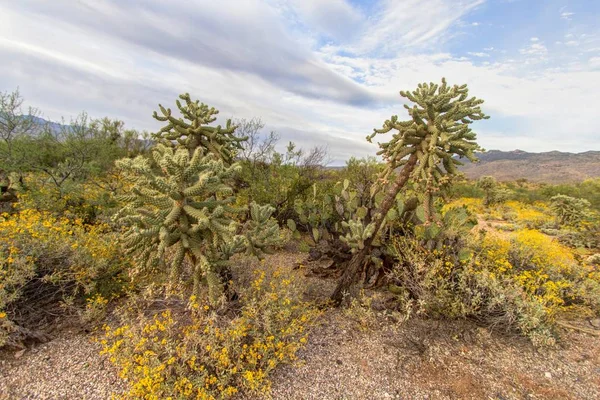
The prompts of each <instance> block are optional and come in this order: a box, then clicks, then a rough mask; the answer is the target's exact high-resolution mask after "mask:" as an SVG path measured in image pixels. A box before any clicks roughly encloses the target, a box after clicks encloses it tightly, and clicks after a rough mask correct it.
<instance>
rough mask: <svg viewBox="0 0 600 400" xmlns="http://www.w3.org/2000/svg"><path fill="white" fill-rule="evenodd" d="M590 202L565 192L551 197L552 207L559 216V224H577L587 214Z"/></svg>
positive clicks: (557, 216)
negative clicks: (567, 194) (566, 194)
mask: <svg viewBox="0 0 600 400" xmlns="http://www.w3.org/2000/svg"><path fill="white" fill-rule="evenodd" d="M589 206H590V202H589V201H587V200H585V199H578V198H574V197H570V196H565V195H563V194H558V195H556V196H553V197H552V198H551V199H550V208H551V210H552V212H553V213H554V215H555V216H556V218H557V222H558V224H559V225H561V226H562V225H571V226H576V225H578V224H579V223H580V222H581V221H583V220H584V218H585V217H586V215H587V211H588V208H589Z"/></svg>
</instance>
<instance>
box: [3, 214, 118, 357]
mask: <svg viewBox="0 0 600 400" xmlns="http://www.w3.org/2000/svg"><path fill="white" fill-rule="evenodd" d="M0 237H2V241H0V312H1V313H3V315H5V317H4V318H3V320H4V321H3V326H7V324H8V322H7V321H12V324H11V325H12V328H10V330H11V331H12V333H13V334H14V335H15V336H14V337H13V338H12V339H9V333H10V332H8V331H7V330H6V329H4V330H2V329H0V346H1V345H3V344H6V343H9V344H15V343H17V342H18V340H19V339H20V338H23V337H27V335H29V334H35V330H36V329H38V328H40V326H38V324H39V322H40V321H41V319H40V318H39V317H40V313H42V315H43V313H44V310H45V309H46V308H47V307H51V306H54V305H56V304H57V303H58V302H60V301H66V302H68V303H74V302H76V300H78V299H80V298H82V297H86V296H91V295H93V294H96V293H100V294H102V295H104V296H106V297H110V296H111V295H112V294H113V293H115V292H118V291H119V290H120V288H121V286H122V284H121V282H120V276H119V275H120V273H121V271H122V268H123V266H124V265H125V263H126V261H125V260H124V259H123V258H122V256H121V255H120V252H119V251H117V237H116V235H115V234H114V233H112V232H111V230H110V228H109V227H108V226H107V225H86V224H84V223H83V221H82V220H81V219H74V220H71V219H68V218H64V217H60V218H57V217H54V216H52V214H50V213H48V212H41V211H37V210H30V209H26V210H21V211H20V212H19V213H17V214H13V215H9V214H3V215H2V216H1V217H0Z"/></svg>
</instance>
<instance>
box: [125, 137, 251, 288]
mask: <svg viewBox="0 0 600 400" xmlns="http://www.w3.org/2000/svg"><path fill="white" fill-rule="evenodd" d="M152 157H153V161H154V162H153V163H152V162H151V161H150V160H149V159H147V158H144V157H142V156H139V157H137V158H135V159H133V160H132V159H122V160H119V161H117V166H118V167H119V168H120V169H121V170H122V171H123V172H124V174H125V176H126V178H128V179H130V180H131V181H132V182H133V189H132V191H131V193H130V194H128V195H123V196H120V200H121V201H124V202H126V205H125V206H124V207H123V208H122V210H121V211H120V213H119V214H118V215H117V218H118V219H119V220H120V221H121V222H123V223H125V224H126V225H127V226H128V230H127V232H126V233H125V236H124V238H125V247H126V250H127V251H128V252H129V253H131V254H133V255H134V257H135V260H136V261H137V265H139V266H140V267H141V268H149V267H157V266H158V265H159V264H160V263H161V262H162V261H163V260H164V256H165V251H166V250H167V249H168V248H172V250H173V253H172V254H173V259H172V260H171V262H170V264H171V266H170V268H171V271H170V277H171V281H175V280H177V279H179V278H180V277H181V276H182V268H183V264H184V259H185V258H186V256H187V257H189V259H190V261H191V264H192V276H193V279H194V291H195V293H198V292H199V291H200V282H201V280H202V277H203V276H204V277H205V278H207V279H208V283H209V285H211V284H217V282H216V276H217V275H218V273H219V272H220V271H218V270H216V269H217V268H218V266H219V263H218V261H219V260H222V259H223V255H224V254H225V253H226V251H224V249H225V248H226V247H227V246H228V245H229V246H230V244H231V243H236V242H237V243H240V240H239V239H235V240H234V236H235V231H236V229H237V224H236V223H235V221H234V220H233V219H232V218H231V215H232V214H234V213H236V212H238V211H239V210H236V209H235V208H233V207H232V206H231V203H232V202H233V201H234V198H233V197H232V196H231V192H232V191H231V188H230V187H229V186H228V185H227V184H225V183H224V180H225V179H227V178H228V177H230V176H231V175H232V173H233V172H234V170H235V169H236V168H237V166H235V165H234V166H231V167H226V166H225V165H224V164H223V162H222V161H221V160H216V159H215V157H213V156H212V155H205V154H204V152H203V150H202V149H201V148H196V150H194V152H193V154H192V157H191V159H190V157H189V153H188V151H187V149H184V148H178V149H173V148H170V147H166V146H164V145H162V144H158V145H157V147H156V148H155V149H154V150H153V151H152ZM241 250H243V247H241V246H237V248H235V249H230V252H232V251H234V252H239V251H241Z"/></svg>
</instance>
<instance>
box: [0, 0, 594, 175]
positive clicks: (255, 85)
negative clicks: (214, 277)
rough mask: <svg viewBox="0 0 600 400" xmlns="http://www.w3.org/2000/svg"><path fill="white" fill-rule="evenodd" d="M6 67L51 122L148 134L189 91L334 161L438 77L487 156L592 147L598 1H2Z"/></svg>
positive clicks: (2, 87) (0, 55) (0, 68)
mask: <svg viewBox="0 0 600 400" xmlns="http://www.w3.org/2000/svg"><path fill="white" fill-rule="evenodd" d="M0 59H1V60H2V62H0V91H13V90H15V89H16V88H17V87H18V88H19V90H20V92H21V95H22V96H23V97H24V98H25V100H26V104H27V105H31V106H34V107H37V108H38V109H40V110H41V111H42V112H43V116H44V117H45V118H46V119H50V120H60V119H61V117H65V118H66V119H67V120H68V119H69V118H70V117H74V116H76V115H77V114H78V113H79V112H81V111H84V110H85V111H87V112H88V113H89V114H90V115H91V116H93V117H103V116H109V117H112V118H118V119H122V120H123V121H125V122H126V126H127V127H130V128H136V129H145V130H149V131H156V130H158V128H159V127H160V126H161V125H160V123H158V122H157V121H155V120H153V119H152V112H153V111H154V110H157V109H158V104H159V103H160V104H163V105H165V106H172V107H174V101H175V99H176V97H177V96H178V95H179V94H180V93H184V92H189V93H190V94H191V96H192V97H193V98H196V99H199V100H200V101H202V102H204V103H207V104H209V105H210V106H214V107H215V108H217V109H219V110H220V114H219V116H220V121H221V122H223V121H224V120H225V119H226V118H231V117H233V118H253V117H260V118H261V119H262V120H263V121H264V122H265V123H266V128H265V132H266V131H267V130H274V131H277V132H278V133H279V135H280V136H281V144H282V146H283V145H284V144H285V143H287V142H288V141H290V140H291V141H294V142H296V143H297V144H298V145H299V146H301V147H304V148H309V147H312V146H314V145H319V146H321V145H325V146H327V147H328V149H329V153H330V157H331V160H332V164H333V165H336V164H338V165H339V164H343V162H344V161H345V160H347V159H348V158H349V157H351V156H357V157H363V156H368V155H374V154H375V153H376V151H377V146H376V145H375V144H369V143H368V142H367V141H366V140H365V136H366V135H368V134H369V133H370V132H372V130H373V128H379V127H381V125H382V123H383V121H385V120H386V119H388V118H389V117H390V116H392V115H398V116H399V117H400V118H401V119H406V116H407V114H406V110H405V109H404V108H403V107H402V104H403V103H404V99H403V98H402V97H401V96H400V95H399V91H400V90H413V89H415V88H416V87H417V85H418V84H419V83H421V82H431V81H433V82H440V81H441V78H442V77H446V79H447V80H448V83H450V84H464V83H466V84H468V85H469V89H470V94H471V95H473V96H476V97H478V98H481V99H484V100H485V103H484V104H483V105H482V108H483V110H484V112H486V113H487V114H488V115H490V116H491V119H489V120H485V121H478V122H476V123H475V124H473V130H474V131H475V132H477V134H478V142H479V143H480V144H481V145H482V146H483V147H484V148H486V149H488V150H491V149H499V150H514V149H521V150H526V151H533V152H540V151H551V150H560V151H571V152H583V151H587V150H600V133H599V130H598V128H597V125H598V124H597V117H598V116H599V115H600V114H599V111H598V109H599V106H600V1H598V0H571V1H567V0H374V1H368V0H220V1H214V0H168V1H167V0H143V1H142V0H53V1H45V0H19V1H16V0H0ZM380 140H385V138H384V137H380Z"/></svg>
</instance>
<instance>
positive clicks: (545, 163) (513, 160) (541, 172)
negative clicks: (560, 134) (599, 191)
mask: <svg viewBox="0 0 600 400" xmlns="http://www.w3.org/2000/svg"><path fill="white" fill-rule="evenodd" d="M477 157H478V158H479V160H480V161H479V163H475V164H473V163H469V162H468V161H467V162H466V163H465V165H464V166H463V167H461V168H460V170H461V171H462V172H464V173H465V175H466V176H467V177H469V178H471V179H478V178H480V177H482V176H485V175H491V176H494V177H495V178H496V179H498V180H500V181H514V180H517V179H521V178H525V179H527V180H529V181H532V182H545V183H566V182H576V181H582V180H584V179H587V178H594V177H600V151H586V152H584V153H565V152H560V151H549V152H545V153H529V152H526V151H522V150H513V151H500V150H490V151H488V152H485V153H479V154H478V155H477Z"/></svg>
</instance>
